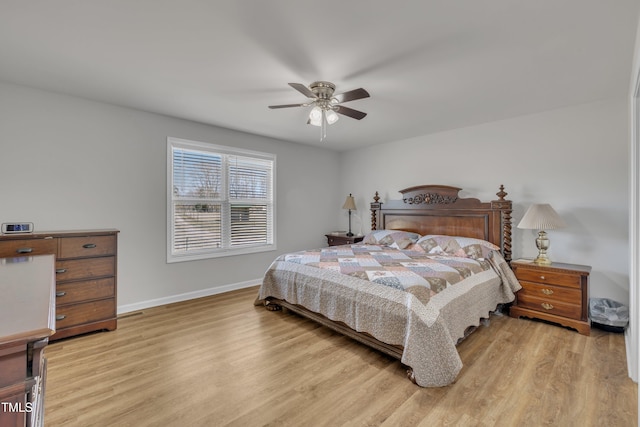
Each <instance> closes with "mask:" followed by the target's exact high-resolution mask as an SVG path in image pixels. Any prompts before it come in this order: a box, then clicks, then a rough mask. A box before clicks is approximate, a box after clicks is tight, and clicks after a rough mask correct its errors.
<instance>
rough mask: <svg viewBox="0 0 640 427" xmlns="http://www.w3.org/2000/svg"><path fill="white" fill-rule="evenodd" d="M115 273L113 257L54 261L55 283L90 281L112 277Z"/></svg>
mask: <svg viewBox="0 0 640 427" xmlns="http://www.w3.org/2000/svg"><path fill="white" fill-rule="evenodd" d="M115 272H116V259H115V257H112V256H109V257H102V258H88V259H72V260H67V261H56V281H57V282H58V283H60V282H62V281H65V280H78V279H91V278H94V277H108V276H113V275H114V274H115Z"/></svg>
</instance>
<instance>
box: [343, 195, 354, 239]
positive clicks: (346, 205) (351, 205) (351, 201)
mask: <svg viewBox="0 0 640 427" xmlns="http://www.w3.org/2000/svg"><path fill="white" fill-rule="evenodd" d="M342 209H349V232H348V233H347V236H349V237H351V236H353V233H352V232H351V211H352V210H354V211H355V210H356V201H355V200H354V199H353V196H352V195H351V193H349V195H348V196H347V200H345V201H344V205H342Z"/></svg>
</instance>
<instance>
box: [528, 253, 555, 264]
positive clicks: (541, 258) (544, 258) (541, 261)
mask: <svg viewBox="0 0 640 427" xmlns="http://www.w3.org/2000/svg"><path fill="white" fill-rule="evenodd" d="M533 263H534V264H538V265H551V264H552V262H551V260H550V259H549V258H547V256H546V255H543V256H540V255H538V257H537V258H536V259H534V260H533Z"/></svg>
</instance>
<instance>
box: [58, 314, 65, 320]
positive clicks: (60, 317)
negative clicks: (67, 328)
mask: <svg viewBox="0 0 640 427" xmlns="http://www.w3.org/2000/svg"><path fill="white" fill-rule="evenodd" d="M66 317H67V315H66V314H56V320H64V319H65V318H66Z"/></svg>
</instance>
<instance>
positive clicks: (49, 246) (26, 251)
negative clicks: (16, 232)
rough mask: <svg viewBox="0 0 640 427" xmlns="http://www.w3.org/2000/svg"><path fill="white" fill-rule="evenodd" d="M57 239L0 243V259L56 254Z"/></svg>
mask: <svg viewBox="0 0 640 427" xmlns="http://www.w3.org/2000/svg"><path fill="white" fill-rule="evenodd" d="M57 247H58V240H57V239H22V240H20V239H19V240H5V241H0V258H8V257H17V256H25V255H47V254H54V255H55V254H56V252H57Z"/></svg>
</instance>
